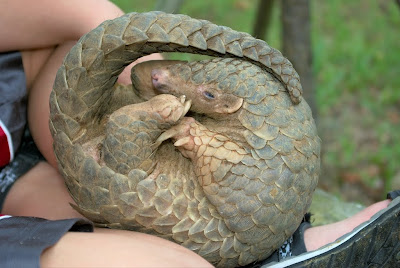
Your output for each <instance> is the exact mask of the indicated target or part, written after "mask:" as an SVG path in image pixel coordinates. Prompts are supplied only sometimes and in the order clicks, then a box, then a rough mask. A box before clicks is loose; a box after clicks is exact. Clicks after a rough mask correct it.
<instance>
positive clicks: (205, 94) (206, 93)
mask: <svg viewBox="0 0 400 268" xmlns="http://www.w3.org/2000/svg"><path fill="white" fill-rule="evenodd" d="M203 94H204V96H205V97H206V98H207V99H210V100H213V99H215V96H214V94H212V93H211V92H208V91H204V93H203Z"/></svg>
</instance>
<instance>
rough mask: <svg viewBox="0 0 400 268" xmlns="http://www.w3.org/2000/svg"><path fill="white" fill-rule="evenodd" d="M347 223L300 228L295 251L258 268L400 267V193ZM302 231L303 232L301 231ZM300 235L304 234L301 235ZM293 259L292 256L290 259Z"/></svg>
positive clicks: (393, 194) (277, 256)
mask: <svg viewBox="0 0 400 268" xmlns="http://www.w3.org/2000/svg"><path fill="white" fill-rule="evenodd" d="M388 199H389V200H384V201H381V202H378V203H376V204H373V205H371V206H369V207H368V208H366V209H364V210H363V211H361V212H359V213H357V214H356V215H354V216H352V217H350V218H348V219H345V220H343V221H340V222H337V223H333V224H329V225H325V226H318V227H309V224H308V223H305V224H306V225H308V226H307V227H306V228H308V229H306V230H305V231H304V229H303V230H301V229H302V228H301V227H302V226H303V223H302V225H301V226H300V228H299V229H298V230H297V231H296V232H295V235H294V236H293V237H294V238H297V239H299V240H300V242H299V241H297V243H296V244H294V243H293V245H295V247H297V249H299V247H300V248H301V251H299V250H297V249H296V248H292V251H296V254H294V255H293V256H292V255H288V256H287V257H286V258H282V256H280V255H279V254H278V253H276V254H274V255H273V256H271V257H270V258H268V259H267V260H265V261H263V262H261V263H257V264H256V266H254V267H262V268H266V267H367V266H368V267H370V265H372V266H373V267H375V266H376V267H398V266H399V265H400V259H399V258H398V254H399V252H400V191H393V192H390V193H389V194H388ZM299 230H301V231H300V232H299ZM296 233H297V234H299V233H300V234H301V235H300V236H299V235H297V237H296ZM289 256H292V257H289Z"/></svg>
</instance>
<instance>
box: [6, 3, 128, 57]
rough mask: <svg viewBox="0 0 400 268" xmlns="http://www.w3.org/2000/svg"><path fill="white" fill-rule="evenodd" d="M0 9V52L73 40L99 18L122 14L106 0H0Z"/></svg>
mask: <svg viewBox="0 0 400 268" xmlns="http://www.w3.org/2000/svg"><path fill="white" fill-rule="evenodd" d="M0 10H1V11H0V36H1V37H2V38H1V39H2V41H1V42H0V52H1V51H9V50H27V49H36V48H43V47H49V46H54V45H57V44H60V43H63V42H64V41H66V40H77V39H79V38H80V37H81V36H82V35H83V34H85V33H87V32H89V31H90V30H92V29H93V28H95V27H97V26H98V25H99V24H100V23H101V22H103V21H105V20H108V19H112V18H116V17H118V16H121V15H122V14H123V12H122V10H121V9H119V8H118V7H117V6H115V5H114V4H113V3H111V2H109V1H106V0H85V1H80V0H59V1H54V0H36V1H31V0H3V1H0Z"/></svg>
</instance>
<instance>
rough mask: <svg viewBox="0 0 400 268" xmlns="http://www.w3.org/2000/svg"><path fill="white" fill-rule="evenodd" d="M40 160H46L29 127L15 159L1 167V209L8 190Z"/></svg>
mask: <svg viewBox="0 0 400 268" xmlns="http://www.w3.org/2000/svg"><path fill="white" fill-rule="evenodd" d="M40 161H45V159H44V157H43V156H42V154H41V153H40V152H39V149H38V148H37V147H36V145H35V142H34V141H33V139H32V137H31V135H30V133H29V130H28V129H27V130H25V133H24V137H23V139H22V144H21V146H20V148H19V149H18V151H17V153H16V154H15V157H14V159H13V161H11V162H10V163H9V164H8V165H7V166H5V167H2V168H0V211H1V210H2V208H3V205H4V200H5V199H6V196H7V194H8V192H9V191H10V189H11V187H12V186H13V184H14V183H15V182H16V180H17V179H18V178H20V177H21V176H22V175H24V174H25V173H26V172H28V171H29V170H30V169H31V168H33V167H34V166H35V165H36V164H37V163H39V162H40Z"/></svg>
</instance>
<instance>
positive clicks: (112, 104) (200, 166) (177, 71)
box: [50, 12, 320, 267]
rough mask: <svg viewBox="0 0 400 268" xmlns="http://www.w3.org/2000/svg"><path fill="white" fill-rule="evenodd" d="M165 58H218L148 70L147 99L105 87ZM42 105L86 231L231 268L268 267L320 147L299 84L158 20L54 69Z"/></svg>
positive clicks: (223, 42) (280, 69) (207, 34)
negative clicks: (98, 229)
mask: <svg viewBox="0 0 400 268" xmlns="http://www.w3.org/2000/svg"><path fill="white" fill-rule="evenodd" d="M172 51H177V52H191V53H200V54H207V55H211V56H217V58H214V59H212V60H206V61H201V62H194V63H181V62H180V63H177V64H172V65H168V66H163V65H162V64H161V65H160V66H159V68H156V70H153V71H152V72H151V73H149V76H148V79H149V81H151V79H153V84H152V85H151V86H152V87H153V88H151V89H148V88H146V86H143V85H142V84H141V83H138V82H137V81H136V82H135V81H134V86H133V87H122V86H120V85H114V84H115V82H116V79H117V76H118V74H119V73H121V71H122V70H123V68H124V67H125V66H126V65H128V64H129V63H130V62H132V61H134V60H135V59H137V58H139V57H141V56H143V55H147V54H150V53H153V52H172ZM172 76H173V77H174V80H173V83H172V82H170V81H171V79H170V78H171V77H172ZM132 77H133V78H135V70H133V74H132ZM146 79H147V78H146ZM134 80H135V79H134ZM143 87H144V88H143ZM149 92H150V93H149ZM161 93H162V94H161ZM50 107H51V120H50V128H51V131H52V134H53V137H54V148H55V153H56V156H57V159H58V163H59V168H60V171H61V173H62V175H63V176H64V178H65V182H66V184H67V186H68V189H69V191H70V193H71V195H72V197H73V198H74V200H75V202H76V204H77V207H76V209H77V210H78V211H80V212H81V213H82V214H83V215H84V216H86V217H87V218H89V219H91V220H92V221H94V222H95V223H96V224H97V225H99V226H105V227H110V228H119V229H127V230H136V231H140V232H146V233H150V234H154V235H157V236H161V237H164V238H166V239H169V240H172V241H175V242H177V243H180V244H182V245H183V246H185V247H187V248H189V249H191V250H193V251H195V252H197V253H198V254H200V255H201V256H203V257H204V258H206V259H207V260H208V261H210V262H211V263H213V264H215V265H218V266H225V267H234V266H238V265H246V264H248V263H251V262H253V261H257V260H262V259H265V258H266V257H268V256H269V255H270V254H271V253H272V252H273V251H274V250H275V249H276V248H277V247H279V246H280V245H281V244H282V243H283V242H284V241H285V240H286V239H287V238H288V237H289V236H290V235H291V234H292V233H293V232H294V231H295V229H296V228H297V227H298V225H299V223H300V221H301V219H302V218H303V215H304V213H305V212H307V209H308V208H309V205H310V203H311V196H312V193H313V191H314V189H315V187H316V184H317V180H318V175H319V153H320V140H319V138H318V135H317V133H316V128H315V124H314V121H313V119H312V115H311V111H310V108H309V107H308V105H307V104H306V102H305V101H304V100H303V99H302V97H301V86H300V82H299V78H298V75H297V73H296V72H295V70H294V69H293V67H292V65H291V64H290V62H289V61H288V60H286V59H285V58H284V57H283V56H282V55H281V54H280V52H279V51H277V50H275V49H273V48H270V47H269V46H268V45H267V44H266V43H265V42H263V41H261V40H257V39H254V38H252V37H251V36H249V35H248V34H245V33H240V32H236V31H233V30H231V29H229V28H227V27H221V26H217V25H214V24H211V23H210V22H207V21H203V20H195V19H192V18H190V17H188V16H184V15H170V14H165V13H161V12H150V13H143V14H136V13H131V14H127V15H125V16H123V17H120V18H117V19H115V20H111V21H106V22H104V23H103V24H101V25H100V26H99V27H98V28H96V29H94V30H93V31H91V32H90V33H88V34H87V35H85V36H84V37H83V38H81V40H80V41H79V42H78V43H77V45H75V46H74V47H73V48H72V50H71V51H70V53H69V54H68V55H67V57H66V58H65V60H64V62H63V65H62V66H61V68H60V69H59V72H58V73H57V77H56V81H55V84H54V90H53V92H52V94H51V97H50ZM188 110H189V111H188Z"/></svg>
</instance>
